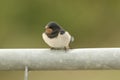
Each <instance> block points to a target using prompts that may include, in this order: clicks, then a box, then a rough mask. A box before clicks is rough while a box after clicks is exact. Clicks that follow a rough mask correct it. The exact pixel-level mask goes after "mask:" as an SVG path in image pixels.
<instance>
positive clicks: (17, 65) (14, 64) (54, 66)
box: [0, 48, 120, 70]
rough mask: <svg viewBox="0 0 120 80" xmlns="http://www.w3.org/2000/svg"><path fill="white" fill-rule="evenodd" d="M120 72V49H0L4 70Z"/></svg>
mask: <svg viewBox="0 0 120 80" xmlns="http://www.w3.org/2000/svg"><path fill="white" fill-rule="evenodd" d="M25 66H27V67H28V69H29V70H93V69H95V70H103V69H120V48H85V49H84V48H83V49H82V48H81V49H70V50H68V51H64V50H50V49H0V70H24V69H25Z"/></svg>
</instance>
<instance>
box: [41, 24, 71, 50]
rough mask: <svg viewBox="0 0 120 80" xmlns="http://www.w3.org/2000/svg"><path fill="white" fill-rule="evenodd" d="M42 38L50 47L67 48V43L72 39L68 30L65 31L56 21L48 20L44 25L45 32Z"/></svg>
mask: <svg viewBox="0 0 120 80" xmlns="http://www.w3.org/2000/svg"><path fill="white" fill-rule="evenodd" d="M42 38H43V40H44V41H45V43H46V44H48V45H49V46H50V47H51V49H65V50H68V49H69V44H70V43H71V42H72V41H73V37H72V36H71V35H70V34H69V32H67V31H65V30H64V29H63V28H62V27H61V26H60V25H59V24H57V23H56V22H49V23H48V24H47V25H46V26H45V32H44V33H43V34H42Z"/></svg>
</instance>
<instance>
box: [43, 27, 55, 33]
mask: <svg viewBox="0 0 120 80" xmlns="http://www.w3.org/2000/svg"><path fill="white" fill-rule="evenodd" d="M52 32H53V30H52V29H51V28H45V33H46V34H51V33H52Z"/></svg>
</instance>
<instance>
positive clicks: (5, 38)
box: [0, 0, 120, 80]
mask: <svg viewBox="0 0 120 80" xmlns="http://www.w3.org/2000/svg"><path fill="white" fill-rule="evenodd" d="M49 21H56V22H57V23H59V24H60V25H61V26H62V27H64V29H66V30H67V31H69V32H70V33H71V35H72V36H74V38H75V41H74V42H73V43H72V44H71V46H72V47H73V48H100V47H102V48H103V47H120V36H119V35H120V1H119V0H74V1H73V0H0V48H48V46H47V45H46V44H45V43H44V41H43V40H42V38H41V34H42V33H43V32H44V26H45V25H46V24H47V23H48V22H49ZM23 73H24V72H23V71H12V72H11V71H0V80H9V79H11V80H22V79H23ZM119 74H120V71H114V70H110V71H108V70H102V71H101V70H100V71H95V70H94V71H92V70H90V71H39V72H30V80H34V79H35V80H42V79H43V80H56V79H57V80H59V79H60V80H61V79H63V80H64V79H69V80H74V79H76V80H79V79H84V80H101V79H102V80H106V79H109V80H113V79H115V80H119V79H120V77H119Z"/></svg>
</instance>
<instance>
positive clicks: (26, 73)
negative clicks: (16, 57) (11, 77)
mask: <svg viewBox="0 0 120 80" xmlns="http://www.w3.org/2000/svg"><path fill="white" fill-rule="evenodd" d="M24 80H28V67H27V66H25V73H24Z"/></svg>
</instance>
